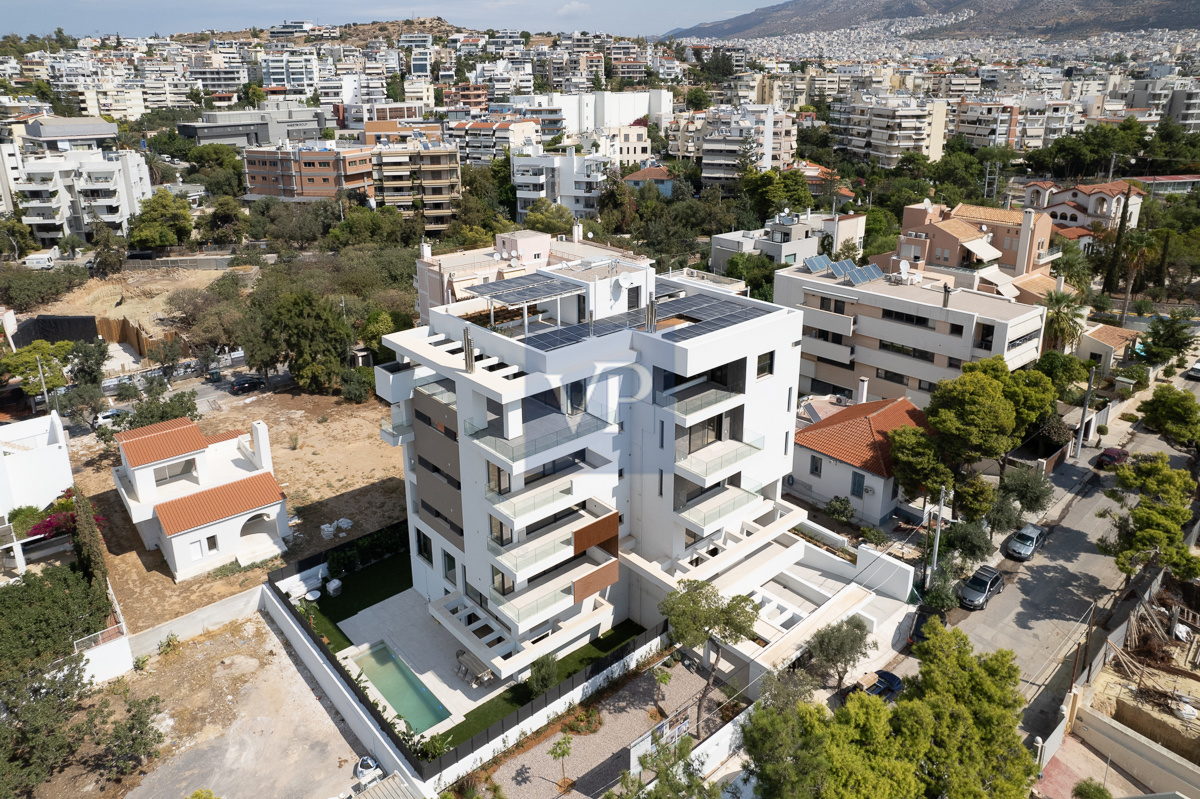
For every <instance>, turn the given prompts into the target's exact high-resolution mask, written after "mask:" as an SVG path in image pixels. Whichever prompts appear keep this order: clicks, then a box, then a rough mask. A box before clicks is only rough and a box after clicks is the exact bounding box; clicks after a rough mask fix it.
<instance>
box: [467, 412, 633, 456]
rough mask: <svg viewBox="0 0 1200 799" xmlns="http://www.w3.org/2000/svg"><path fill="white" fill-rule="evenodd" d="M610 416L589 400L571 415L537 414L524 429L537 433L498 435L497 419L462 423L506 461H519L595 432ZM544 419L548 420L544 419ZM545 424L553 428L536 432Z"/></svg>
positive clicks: (610, 423) (607, 424) (485, 445)
mask: <svg viewBox="0 0 1200 799" xmlns="http://www.w3.org/2000/svg"><path fill="white" fill-rule="evenodd" d="M610 418H612V417H611V416H610V415H609V412H608V410H607V409H606V408H604V407H603V406H600V405H598V404H596V403H589V404H588V411H586V412H584V413H578V414H574V415H568V414H551V415H549V416H541V417H538V418H537V419H536V420H534V421H533V422H532V423H531V422H526V423H525V428H526V429H532V430H537V431H539V432H538V433H536V434H532V435H521V436H517V437H516V438H511V439H506V438H502V437H501V435H500V434H501V432H502V428H501V426H500V423H499V422H498V421H497V422H495V423H493V424H491V425H489V426H487V427H479V426H477V425H475V424H474V423H472V422H471V421H470V420H465V421H464V426H465V428H466V431H467V435H468V436H470V437H471V438H472V439H474V440H475V441H478V442H479V443H480V444H482V445H483V446H484V447H486V448H487V449H489V450H491V451H492V452H494V453H496V454H497V455H499V456H501V457H502V458H504V459H506V460H508V461H519V460H523V459H525V458H528V457H530V456H533V455H536V454H538V453H539V452H545V451H546V450H548V449H553V448H554V447H557V446H558V445H560V444H566V443H568V442H570V441H574V440H575V439H577V438H582V437H583V436H586V435H591V434H592V433H598V432H599V431H601V430H604V429H605V428H607V427H609V426H611V425H613V424H615V422H610V421H608V419H610ZM547 420H551V421H549V422H547ZM547 427H551V428H554V427H557V429H550V430H549V431H548V432H544V433H543V432H540V431H541V430H545V429H546V428H547Z"/></svg>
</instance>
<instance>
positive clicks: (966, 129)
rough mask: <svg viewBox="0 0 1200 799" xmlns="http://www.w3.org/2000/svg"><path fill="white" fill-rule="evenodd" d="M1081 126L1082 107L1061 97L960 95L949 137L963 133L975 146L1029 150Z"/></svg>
mask: <svg viewBox="0 0 1200 799" xmlns="http://www.w3.org/2000/svg"><path fill="white" fill-rule="evenodd" d="M1082 129H1083V111H1082V109H1081V108H1080V106H1079V105H1078V104H1077V103H1075V102H1074V101H1072V100H1064V99H1062V98H1061V97H1052V96H1049V95H1037V96H1029V95H1020V96H1018V95H1007V96H996V97H983V98H978V97H960V98H958V100H957V101H956V102H953V103H951V105H950V107H949V119H948V120H947V125H946V136H947V138H949V137H953V136H956V135H961V136H963V137H964V138H966V140H967V142H969V143H970V145H971V146H972V147H1008V148H1010V149H1013V150H1019V151H1026V150H1039V149H1041V148H1043V147H1048V146H1050V145H1051V144H1053V143H1054V140H1055V139H1057V138H1059V137H1061V136H1066V135H1069V134H1071V133H1074V132H1077V131H1079V130H1082Z"/></svg>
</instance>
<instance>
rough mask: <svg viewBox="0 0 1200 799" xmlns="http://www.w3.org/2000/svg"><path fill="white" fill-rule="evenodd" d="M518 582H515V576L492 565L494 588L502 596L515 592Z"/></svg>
mask: <svg viewBox="0 0 1200 799" xmlns="http://www.w3.org/2000/svg"><path fill="white" fill-rule="evenodd" d="M516 587H517V584H516V583H515V582H513V578H511V577H509V576H508V575H507V574H505V573H504V572H502V571H500V570H499V569H497V568H496V567H495V566H493V567H492V590H493V591H495V592H496V593H497V594H499V595H500V596H508V595H509V594H511V593H512V592H513V589H514V588H516Z"/></svg>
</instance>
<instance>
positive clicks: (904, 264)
mask: <svg viewBox="0 0 1200 799" xmlns="http://www.w3.org/2000/svg"><path fill="white" fill-rule="evenodd" d="M908 270H909V263H908V261H906V260H905V261H901V262H900V277H908Z"/></svg>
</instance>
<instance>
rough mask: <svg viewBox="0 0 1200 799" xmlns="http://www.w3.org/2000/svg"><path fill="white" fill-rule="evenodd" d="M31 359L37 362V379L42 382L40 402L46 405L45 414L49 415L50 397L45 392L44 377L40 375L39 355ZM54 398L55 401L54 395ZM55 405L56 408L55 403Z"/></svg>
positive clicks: (40, 363) (40, 361) (40, 359)
mask: <svg viewBox="0 0 1200 799" xmlns="http://www.w3.org/2000/svg"><path fill="white" fill-rule="evenodd" d="M33 359H34V360H35V361H37V365H38V379H39V380H41V381H42V401H43V402H45V403H46V413H50V395H49V394H48V393H47V392H46V375H44V374H43V373H42V358H41V356H40V355H35V356H33ZM54 398H55V400H57V399H58V395H57V394H55V395H54ZM55 405H56V406H57V403H55Z"/></svg>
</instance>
